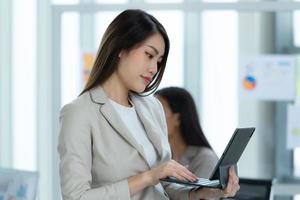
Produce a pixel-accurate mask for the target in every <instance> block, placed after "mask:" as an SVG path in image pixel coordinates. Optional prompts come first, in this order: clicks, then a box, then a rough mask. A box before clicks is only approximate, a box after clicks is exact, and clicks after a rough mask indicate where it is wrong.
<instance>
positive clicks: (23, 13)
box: [12, 0, 37, 170]
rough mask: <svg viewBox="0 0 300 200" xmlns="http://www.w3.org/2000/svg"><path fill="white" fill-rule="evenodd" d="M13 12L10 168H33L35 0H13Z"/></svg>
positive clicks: (34, 136)
mask: <svg viewBox="0 0 300 200" xmlns="http://www.w3.org/2000/svg"><path fill="white" fill-rule="evenodd" d="M13 13H14V18H13V27H12V28H13V31H12V33H13V35H12V41H13V44H12V50H13V52H12V83H13V85H12V129H13V130H12V132H13V133H12V134H13V137H12V145H13V167H14V168H18V169H24V170H36V169H37V156H36V155H37V152H36V144H37V143H36V138H37V136H36V123H37V119H36V98H37V96H36V48H32V47H35V46H36V1H35V0H28V1H22V0H14V1H13ZM28 47H30V48H28Z"/></svg>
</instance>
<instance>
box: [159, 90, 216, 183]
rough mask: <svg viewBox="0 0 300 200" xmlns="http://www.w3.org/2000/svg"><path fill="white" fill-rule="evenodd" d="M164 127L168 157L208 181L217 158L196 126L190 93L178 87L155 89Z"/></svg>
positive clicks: (197, 121)
mask: <svg viewBox="0 0 300 200" xmlns="http://www.w3.org/2000/svg"><path fill="white" fill-rule="evenodd" d="M155 96H156V97H157V98H158V99H159V100H160V102H161V104H162V106H163V109H164V111H165V116H166V120H167V126H168V137H169V143H170V146H171V150H172V157H173V159H174V160H176V161H177V162H179V163H181V164H182V165H185V166H187V168H188V169H189V170H190V171H191V172H193V173H194V174H195V175H197V176H198V177H201V178H209V176H210V174H211V173H212V171H213V169H214V166H215V165H216V163H217V161H218V157H217V155H216V154H215V152H214V151H213V150H212V148H211V146H210V144H209V142H208V141H207V139H206V137H205V135H204V134H203V131H202V129H201V126H200V122H199V118H198V115H197V110H196V106H195V103H194V100H193V98H192V96H191V94H190V93H189V92H188V91H187V90H185V89H183V88H179V87H168V88H164V89H161V90H158V91H157V92H156V93H155Z"/></svg>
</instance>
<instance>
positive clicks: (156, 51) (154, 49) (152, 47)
mask: <svg viewBox="0 0 300 200" xmlns="http://www.w3.org/2000/svg"><path fill="white" fill-rule="evenodd" d="M147 46H148V47H150V48H151V49H153V51H154V52H155V54H156V55H157V54H159V51H158V50H157V49H156V48H155V47H154V46H152V45H147Z"/></svg>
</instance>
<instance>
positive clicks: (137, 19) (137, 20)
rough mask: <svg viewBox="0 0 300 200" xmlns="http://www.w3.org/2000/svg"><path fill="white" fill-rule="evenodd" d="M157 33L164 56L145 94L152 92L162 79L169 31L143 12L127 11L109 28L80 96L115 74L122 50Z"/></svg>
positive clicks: (127, 49) (134, 46)
mask: <svg viewBox="0 0 300 200" xmlns="http://www.w3.org/2000/svg"><path fill="white" fill-rule="evenodd" d="M155 33H159V34H161V36H162V37H163V39H164V42H165V53H164V55H163V58H162V61H161V62H160V64H158V70H157V73H156V74H155V76H154V77H153V80H152V82H151V83H150V84H148V85H147V87H146V88H145V90H144V92H143V93H142V94H146V93H147V94H151V93H153V92H154V91H155V90H156V89H157V87H158V85H159V83H160V81H161V79H162V76H163V73H164V70H165V67H166V62H167V58H168V54H169V49H170V42H169V38H168V35H167V32H166V31H165V29H164V27H163V26H162V25H161V24H160V23H159V21H158V20H157V19H156V18H154V17H153V16H152V15H150V14H148V13H146V12H144V11H142V10H125V11H123V12H122V13H121V14H119V15H118V16H117V17H116V18H115V19H114V20H113V21H112V22H111V24H110V25H109V26H108V28H107V29H106V31H105V33H104V35H103V38H102V41H101V44H100V47H99V49H98V53H97V56H96V59H95V62H94V65H93V68H92V71H91V74H90V77H89V79H88V81H87V83H86V85H85V88H84V90H83V91H82V92H81V94H83V93H84V92H86V91H88V90H90V89H92V88H94V87H96V86H97V85H99V84H102V83H104V82H105V81H106V80H107V79H108V78H109V77H110V76H111V75H112V73H113V72H114V71H115V70H116V69H117V66H118V61H119V53H120V52H121V51H130V50H132V49H134V48H136V47H138V46H139V45H140V44H141V43H142V42H143V41H144V40H146V39H147V38H148V37H150V36H152V35H153V34H155ZM132 92H134V91H132Z"/></svg>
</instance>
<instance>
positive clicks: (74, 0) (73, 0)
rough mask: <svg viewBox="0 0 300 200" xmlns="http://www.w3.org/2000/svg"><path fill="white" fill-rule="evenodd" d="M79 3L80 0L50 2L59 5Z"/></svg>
mask: <svg viewBox="0 0 300 200" xmlns="http://www.w3.org/2000/svg"><path fill="white" fill-rule="evenodd" d="M79 2H80V0H52V3H53V4H60V5H63V4H66V5H70V4H78V3H79Z"/></svg>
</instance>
